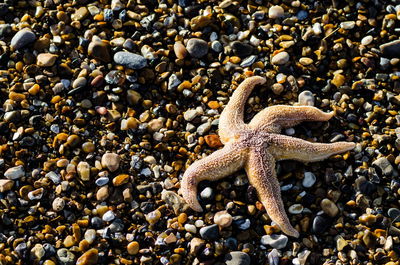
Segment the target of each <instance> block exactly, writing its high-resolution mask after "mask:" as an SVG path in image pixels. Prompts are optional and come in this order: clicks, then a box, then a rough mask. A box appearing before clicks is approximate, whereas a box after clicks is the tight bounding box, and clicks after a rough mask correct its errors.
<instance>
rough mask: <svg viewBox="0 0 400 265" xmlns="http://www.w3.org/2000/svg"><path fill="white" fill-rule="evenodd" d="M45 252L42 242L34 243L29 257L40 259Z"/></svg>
mask: <svg viewBox="0 0 400 265" xmlns="http://www.w3.org/2000/svg"><path fill="white" fill-rule="evenodd" d="M45 254H46V251H45V249H44V248H43V245H42V244H35V246H34V247H33V248H32V249H31V257H34V259H36V260H41V259H42V258H43V257H44V255H45Z"/></svg>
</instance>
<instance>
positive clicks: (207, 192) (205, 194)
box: [200, 187, 214, 200]
mask: <svg viewBox="0 0 400 265" xmlns="http://www.w3.org/2000/svg"><path fill="white" fill-rule="evenodd" d="M213 196H214V192H213V190H212V188H210V187H206V188H205V189H204V190H202V191H201V192H200V198H202V199H203V200H211V199H212V197H213Z"/></svg>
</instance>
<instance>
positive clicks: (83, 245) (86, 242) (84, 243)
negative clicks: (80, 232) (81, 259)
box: [79, 239, 90, 251]
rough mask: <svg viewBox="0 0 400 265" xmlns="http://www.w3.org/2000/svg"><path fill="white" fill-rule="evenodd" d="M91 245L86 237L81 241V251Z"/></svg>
mask: <svg viewBox="0 0 400 265" xmlns="http://www.w3.org/2000/svg"><path fill="white" fill-rule="evenodd" d="M89 246H90V244H89V242H88V241H87V240H86V239H84V240H82V241H81V242H79V250H80V251H85V250H87V249H88V248H89Z"/></svg>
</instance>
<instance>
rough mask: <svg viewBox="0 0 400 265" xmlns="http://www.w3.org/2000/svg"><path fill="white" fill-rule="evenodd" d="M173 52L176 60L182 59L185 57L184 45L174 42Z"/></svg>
mask: <svg viewBox="0 0 400 265" xmlns="http://www.w3.org/2000/svg"><path fill="white" fill-rule="evenodd" d="M174 52H175V55H176V58H178V59H184V58H185V57H186V55H187V50H186V47H185V45H183V44H182V42H175V44H174Z"/></svg>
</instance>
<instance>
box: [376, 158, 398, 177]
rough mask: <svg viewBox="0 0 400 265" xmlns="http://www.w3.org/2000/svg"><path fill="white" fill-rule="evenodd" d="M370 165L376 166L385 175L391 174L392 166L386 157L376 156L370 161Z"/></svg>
mask: <svg viewBox="0 0 400 265" xmlns="http://www.w3.org/2000/svg"><path fill="white" fill-rule="evenodd" d="M372 165H373V166H375V167H376V168H378V169H379V171H380V173H381V174H382V175H384V176H386V177H389V176H391V175H392V174H393V170H394V169H393V166H392V164H390V162H389V160H388V159H387V158H386V157H380V158H378V159H377V160H375V161H374V162H372Z"/></svg>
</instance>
